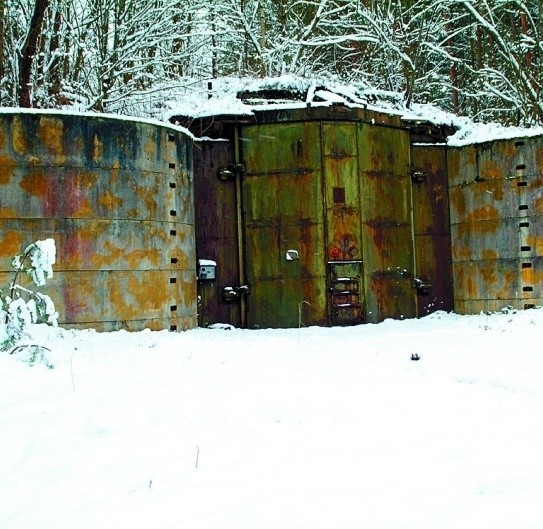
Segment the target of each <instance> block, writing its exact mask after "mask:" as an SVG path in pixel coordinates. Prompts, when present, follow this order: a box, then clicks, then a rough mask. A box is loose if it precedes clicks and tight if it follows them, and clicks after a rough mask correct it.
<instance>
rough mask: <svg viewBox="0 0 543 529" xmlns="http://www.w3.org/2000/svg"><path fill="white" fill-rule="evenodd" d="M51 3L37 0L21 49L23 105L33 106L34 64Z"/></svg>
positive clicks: (20, 85)
mask: <svg viewBox="0 0 543 529" xmlns="http://www.w3.org/2000/svg"><path fill="white" fill-rule="evenodd" d="M49 3H50V0H35V2H34V9H33V12H32V18H31V19H30V25H29V28H28V32H27V34H26V38H25V40H24V42H23V45H22V46H21V49H20V51H19V53H20V55H19V83H18V85H19V97H18V103H19V106H21V107H31V106H32V83H31V81H32V66H33V64H34V61H35V58H36V54H37V52H38V43H39V39H40V35H41V29H42V25H43V21H44V19H45V14H46V11H47V9H48V7H49Z"/></svg>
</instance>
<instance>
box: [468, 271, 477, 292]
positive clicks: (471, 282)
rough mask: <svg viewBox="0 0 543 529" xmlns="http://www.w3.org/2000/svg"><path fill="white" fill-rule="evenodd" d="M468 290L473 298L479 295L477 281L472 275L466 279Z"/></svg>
mask: <svg viewBox="0 0 543 529" xmlns="http://www.w3.org/2000/svg"><path fill="white" fill-rule="evenodd" d="M466 290H467V292H468V295H469V296H470V297H472V298H473V297H475V295H476V294H477V281H476V280H475V278H474V277H473V275H472V274H470V275H468V277H467V279H466Z"/></svg>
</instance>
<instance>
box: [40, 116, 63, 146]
mask: <svg viewBox="0 0 543 529" xmlns="http://www.w3.org/2000/svg"><path fill="white" fill-rule="evenodd" d="M63 134H64V122H63V121H62V120H61V119H58V118H51V117H47V116H42V117H41V119H40V122H39V126H38V136H39V138H40V140H41V141H42V143H43V144H44V146H45V147H46V148H47V149H48V151H49V152H50V153H51V154H54V155H56V156H62V155H63V154H64V148H63V145H62V138H63Z"/></svg>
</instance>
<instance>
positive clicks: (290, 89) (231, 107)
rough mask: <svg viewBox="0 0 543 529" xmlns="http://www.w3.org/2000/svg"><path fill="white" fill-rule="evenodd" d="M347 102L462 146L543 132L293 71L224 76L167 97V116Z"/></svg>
mask: <svg viewBox="0 0 543 529" xmlns="http://www.w3.org/2000/svg"><path fill="white" fill-rule="evenodd" d="M338 103H339V104H343V105H345V106H347V107H351V108H357V107H358V108H367V109H369V110H373V111H376V112H383V113H387V114H391V115H400V116H401V118H402V120H403V121H404V122H406V123H409V122H417V123H429V124H432V125H436V126H447V127H450V128H451V129H456V132H455V133H454V134H452V135H451V136H449V137H448V139H447V145H449V146H451V147H460V146H463V145H471V144H477V143H486V142H489V141H496V140H504V139H514V138H523V137H530V136H540V135H543V127H531V128H522V127H507V126H504V125H500V124H498V123H478V122H475V121H473V120H472V119H471V118H468V117H462V116H456V115H455V114H452V113H449V112H446V111H444V110H441V109H440V108H438V107H436V106H434V105H430V104H412V105H411V107H410V108H406V107H405V105H404V102H403V97H402V94H399V93H393V92H387V91H383V90H376V89H373V88H372V87H369V86H361V85H359V84H356V83H354V84H350V85H345V84H341V83H339V82H333V81H327V80H317V79H307V78H301V77H296V76H292V75H285V76H281V77H273V78H265V79H252V78H221V79H215V80H213V81H212V85H211V89H205V88H201V89H200V90H199V91H198V92H196V93H195V92H193V93H192V94H191V95H190V96H188V97H180V98H178V99H176V100H174V101H167V102H166V108H167V111H166V113H165V119H170V118H172V117H174V116H185V117H191V118H194V119H196V118H204V117H212V116H225V115H229V116H251V115H253V114H254V111H258V110H271V109H278V108H281V109H295V108H303V107H306V106H307V105H311V106H331V105H334V104H338Z"/></svg>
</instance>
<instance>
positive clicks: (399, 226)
mask: <svg viewBox="0 0 543 529" xmlns="http://www.w3.org/2000/svg"><path fill="white" fill-rule="evenodd" d="M358 138H359V160H360V161H359V167H360V184H361V210H362V244H363V249H362V254H363V256H364V275H365V281H364V284H365V288H366V293H365V298H366V300H367V321H369V322H377V321H382V320H383V319H385V318H411V317H414V316H416V304H415V291H414V289H413V278H414V274H413V238H412V226H411V193H410V185H411V183H410V178H409V148H410V147H409V133H408V132H407V130H402V129H394V128H389V127H377V126H372V125H370V124H367V123H361V124H359V134H358Z"/></svg>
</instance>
